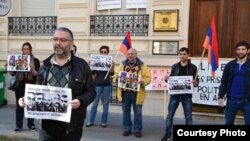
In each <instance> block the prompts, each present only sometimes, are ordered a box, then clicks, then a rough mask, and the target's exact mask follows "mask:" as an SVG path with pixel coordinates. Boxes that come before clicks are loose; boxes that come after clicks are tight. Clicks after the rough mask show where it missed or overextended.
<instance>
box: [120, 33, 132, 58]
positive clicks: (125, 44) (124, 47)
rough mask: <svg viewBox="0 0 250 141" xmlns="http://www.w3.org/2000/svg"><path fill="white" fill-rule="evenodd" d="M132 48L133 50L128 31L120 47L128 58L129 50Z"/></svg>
mask: <svg viewBox="0 0 250 141" xmlns="http://www.w3.org/2000/svg"><path fill="white" fill-rule="evenodd" d="M130 48H132V45H131V39H130V32H129V31H128V32H127V34H126V36H125V38H124V40H123V42H122V44H121V46H120V49H119V51H120V52H122V53H123V54H124V55H125V56H126V57H127V55H128V50H129V49H130Z"/></svg>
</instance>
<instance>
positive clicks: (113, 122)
mask: <svg viewBox="0 0 250 141" xmlns="http://www.w3.org/2000/svg"><path fill="white" fill-rule="evenodd" d="M0 113H1V114H0V135H4V136H7V137H10V138H12V139H13V140H14V141H36V140H38V130H36V131H30V130H28V128H27V120H24V124H23V130H22V132H20V133H16V132H14V131H13V130H14V128H15V107H14V106H2V107H0ZM100 118H101V114H100V113H99V112H98V113H97V119H96V123H95V126H92V127H85V126H84V127H83V140H84V141H117V140H119V141H128V140H129V141H160V139H161V137H162V136H163V134H164V130H165V120H164V119H163V117H160V116H143V126H144V127H143V132H142V137H141V138H136V137H135V136H134V134H131V135H130V136H128V137H123V136H122V132H123V129H122V126H121V125H122V114H121V113H110V114H109V124H108V127H107V128H101V126H100ZM174 123H175V124H184V123H185V121H184V119H180V118H178V119H175V121H174ZM35 124H36V127H37V128H38V122H37V121H36V123H35ZM194 124H222V123H216V122H209V121H200V120H195V121H194Z"/></svg>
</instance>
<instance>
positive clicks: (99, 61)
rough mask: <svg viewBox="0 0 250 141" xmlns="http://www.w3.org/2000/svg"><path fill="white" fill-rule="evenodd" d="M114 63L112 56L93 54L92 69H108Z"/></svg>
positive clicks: (91, 57) (91, 58) (91, 59)
mask: <svg viewBox="0 0 250 141" xmlns="http://www.w3.org/2000/svg"><path fill="white" fill-rule="evenodd" d="M111 65H112V56H108V55H93V54H92V55H91V56H90V69H91V70H99V71H108V70H109V68H110V66H111Z"/></svg>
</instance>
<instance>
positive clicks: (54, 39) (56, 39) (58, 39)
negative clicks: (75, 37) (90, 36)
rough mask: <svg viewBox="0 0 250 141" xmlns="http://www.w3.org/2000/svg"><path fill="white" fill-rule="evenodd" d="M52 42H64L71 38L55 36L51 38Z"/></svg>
mask: <svg viewBox="0 0 250 141" xmlns="http://www.w3.org/2000/svg"><path fill="white" fill-rule="evenodd" d="M51 39H52V40H53V41H54V42H58V41H59V42H60V43H66V42H68V41H72V40H71V39H65V38H56V37H53V38H51Z"/></svg>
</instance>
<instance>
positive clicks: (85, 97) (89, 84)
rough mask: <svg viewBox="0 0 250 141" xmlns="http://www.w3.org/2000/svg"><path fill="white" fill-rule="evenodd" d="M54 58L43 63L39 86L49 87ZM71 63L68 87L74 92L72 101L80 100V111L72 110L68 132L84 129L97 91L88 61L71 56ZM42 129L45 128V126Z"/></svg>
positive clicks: (38, 80)
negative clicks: (89, 106) (49, 75)
mask: <svg viewBox="0 0 250 141" xmlns="http://www.w3.org/2000/svg"><path fill="white" fill-rule="evenodd" d="M53 56H54V54H52V55H51V56H50V57H48V58H47V59H45V60H44V61H43V65H42V66H41V68H40V69H39V73H38V78H37V84H41V85H47V79H48V74H49V73H48V72H49V70H50V68H51V66H52V64H51V62H50V60H51V58H52V57H53ZM69 63H70V64H69V65H70V72H69V83H68V87H69V88H71V90H72V99H78V100H79V101H80V107H79V108H78V109H72V113H71V120H70V123H69V124H67V129H68V130H72V129H73V130H74V128H79V127H80V128H82V126H83V124H84V119H85V117H86V111H87V106H88V105H89V104H90V103H91V102H92V101H93V100H94V99H95V96H96V91H95V84H94V81H93V79H92V77H91V71H90V68H89V65H88V64H87V63H86V61H84V60H83V59H81V58H79V57H76V56H74V55H73V54H71V60H70V62H69ZM43 121H44V120H43ZM52 121H53V120H52ZM50 122H51V120H50ZM47 126H49V125H47ZM42 128H44V127H43V124H42ZM47 128H49V127H47ZM68 132H70V131H68Z"/></svg>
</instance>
